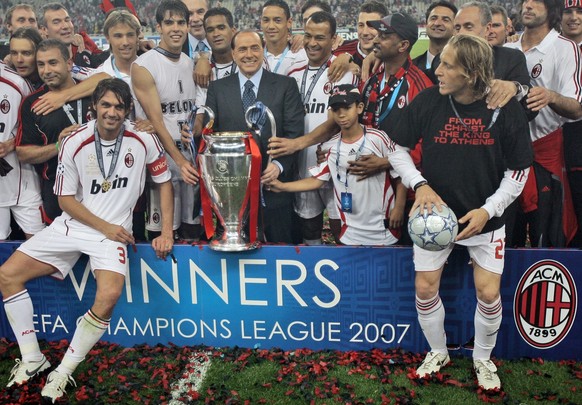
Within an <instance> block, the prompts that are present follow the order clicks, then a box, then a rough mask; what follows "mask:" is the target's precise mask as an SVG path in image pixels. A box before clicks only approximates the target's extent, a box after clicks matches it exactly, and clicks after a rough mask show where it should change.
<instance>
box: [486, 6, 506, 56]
mask: <svg viewBox="0 0 582 405" xmlns="http://www.w3.org/2000/svg"><path fill="white" fill-rule="evenodd" d="M490 8H491V17H492V21H491V30H490V31H489V35H487V42H489V45H491V46H495V45H499V46H503V44H504V43H505V42H506V39H507V11H506V10H505V8H503V7H502V6H500V5H499V4H493V5H491V6H490Z"/></svg>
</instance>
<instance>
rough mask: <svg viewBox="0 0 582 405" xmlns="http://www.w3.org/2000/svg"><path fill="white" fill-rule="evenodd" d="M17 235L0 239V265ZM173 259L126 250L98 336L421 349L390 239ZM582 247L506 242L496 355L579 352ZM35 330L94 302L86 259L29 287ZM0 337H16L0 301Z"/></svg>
mask: <svg viewBox="0 0 582 405" xmlns="http://www.w3.org/2000/svg"><path fill="white" fill-rule="evenodd" d="M17 246H18V244H16V243H3V244H0V263H3V262H4V261H5V260H6V259H7V257H8V256H9V255H10V254H11V253H12V251H13V250H14V249H16V247H17ZM174 255H175V257H176V262H173V261H172V260H168V261H162V260H160V259H157V258H156V257H155V255H154V252H153V250H152V249H151V247H150V246H149V245H142V246H138V251H137V253H131V254H130V263H131V266H130V274H129V277H128V278H127V282H126V286H125V292H124V294H123V295H122V297H121V298H120V300H119V303H118V305H117V307H116V309H115V312H114V315H113V318H112V321H111V324H110V327H109V330H108V332H107V333H106V334H105V336H104V340H107V341H110V342H115V343H119V344H121V345H124V346H133V345H135V344H139V343H148V344H150V345H153V344H157V343H163V344H166V343H169V342H171V343H174V344H176V345H198V344H204V345H210V346H217V347H222V346H235V345H237V346H242V347H261V348H271V347H280V348H283V349H294V348H303V347H307V348H311V349H314V350H317V349H339V350H366V349H370V348H373V347H380V348H393V347H402V348H403V349H405V350H411V351H415V352H422V351H425V350H427V345H426V341H425V340H424V337H423V335H422V331H421V330H420V327H419V326H418V322H417V320H416V309H415V296H414V270H413V265H412V250H411V249H410V248H398V247H382V248H373V247H333V246H327V247H325V246H324V247H295V246H264V247H262V248H260V249H258V250H255V251H250V252H243V253H221V252H214V251H212V250H210V249H209V248H208V247H207V246H187V245H181V246H176V247H175V249H174ZM468 262H469V257H468V255H467V253H466V251H465V250H464V249H459V250H455V251H453V254H452V255H451V257H450V259H449V262H448V264H447V266H446V268H445V271H444V275H443V280H442V285H441V290H440V293H441V297H442V300H443V302H444V305H445V308H446V331H447V340H448V343H449V344H450V345H451V347H455V348H457V349H458V350H465V349H464V348H463V345H464V344H465V343H467V342H469V341H470V340H471V338H472V336H473V329H474V327H473V318H474V312H475V303H476V298H475V290H474V287H473V282H472V269H471V267H470V265H469V264H468ZM580 263H582V252H580V251H574V250H534V249H530V250H508V251H507V252H506V265H505V272H504V275H503V278H502V291H501V293H502V299H503V323H502V327H501V330H500V332H499V337H498V344H497V347H496V349H495V352H494V355H496V356H499V357H503V358H516V357H523V356H530V357H543V358H546V359H565V358H568V359H572V358H574V359H576V360H582V350H581V349H580V347H582V324H581V322H576V309H577V303H578V296H577V289H576V286H577V285H581V283H582V270H580ZM27 287H28V290H29V293H30V296H31V297H32V299H33V302H34V308H35V328H36V330H37V332H38V336H39V338H41V339H47V340H59V339H63V338H67V339H70V338H71V337H72V333H73V332H74V328H75V324H76V321H77V320H78V318H79V317H80V316H82V315H83V314H84V313H85V312H86V311H87V309H88V308H90V307H91V305H92V303H93V298H94V294H95V280H94V278H93V276H92V274H91V270H90V268H89V267H88V265H87V260H86V259H81V260H80V261H79V263H77V265H76V266H75V268H74V270H73V272H72V273H71V275H70V277H69V278H67V279H66V280H65V281H56V280H54V279H52V278H50V277H45V278H43V279H39V280H35V281H32V282H30V283H29V285H28V286H27ZM0 336H3V337H8V338H9V339H14V336H13V334H12V331H11V329H10V326H9V324H8V321H7V319H6V316H5V315H4V312H3V308H2V309H0Z"/></svg>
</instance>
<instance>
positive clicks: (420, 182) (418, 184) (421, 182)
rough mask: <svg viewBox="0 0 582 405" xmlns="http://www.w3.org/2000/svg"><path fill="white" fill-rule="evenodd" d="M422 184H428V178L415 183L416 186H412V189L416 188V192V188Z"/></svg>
mask: <svg viewBox="0 0 582 405" xmlns="http://www.w3.org/2000/svg"><path fill="white" fill-rule="evenodd" d="M422 186H428V181H426V180H423V181H419V182H418V183H416V184H415V185H414V187H412V190H414V191H415V192H416V190H418V189H419V188H420V187H422Z"/></svg>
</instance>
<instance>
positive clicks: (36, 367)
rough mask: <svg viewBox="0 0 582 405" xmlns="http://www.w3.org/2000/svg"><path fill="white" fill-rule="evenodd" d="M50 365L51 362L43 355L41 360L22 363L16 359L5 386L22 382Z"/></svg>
mask: <svg viewBox="0 0 582 405" xmlns="http://www.w3.org/2000/svg"><path fill="white" fill-rule="evenodd" d="M50 366H51V363H49V361H48V360H47V359H46V357H45V356H44V355H43V356H42V360H41V361H31V362H29V363H24V362H23V361H22V360H20V359H16V365H15V366H14V367H12V371H10V379H9V380H8V384H6V387H12V386H13V385H14V384H22V383H24V382H26V381H28V380H30V379H31V378H32V377H34V376H35V375H37V374H38V373H40V372H42V371H44V370H46V369H47V368H49V367H50Z"/></svg>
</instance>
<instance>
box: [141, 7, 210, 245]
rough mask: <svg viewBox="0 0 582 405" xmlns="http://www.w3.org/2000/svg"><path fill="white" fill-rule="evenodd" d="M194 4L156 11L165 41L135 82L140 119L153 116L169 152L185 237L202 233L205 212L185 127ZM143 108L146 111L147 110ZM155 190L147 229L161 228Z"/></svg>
mask: <svg viewBox="0 0 582 405" xmlns="http://www.w3.org/2000/svg"><path fill="white" fill-rule="evenodd" d="M188 15H189V12H188V8H186V6H185V5H184V3H182V2H181V1H179V0H165V1H163V2H161V3H160V5H159V6H158V7H157V9H156V21H157V29H158V32H159V33H160V37H161V39H160V44H159V46H157V47H156V48H154V49H153V50H151V51H149V52H146V53H145V54H143V55H141V56H140V57H139V58H137V60H136V61H135V62H134V64H133V65H132V67H131V85H132V87H133V90H134V93H135V96H136V98H137V100H138V101H139V104H140V106H141V108H136V118H138V119H143V118H146V117H147V118H148V119H149V120H150V122H151V123H152V125H153V126H154V129H155V131H156V133H157V134H158V136H159V137H160V141H161V142H162V144H163V145H164V148H165V149H166V151H167V153H168V155H170V158H171V159H168V163H169V165H170V171H171V173H172V182H173V185H174V191H175V192H174V230H177V229H178V228H180V233H181V236H182V237H183V238H184V239H187V240H192V239H196V236H197V235H198V234H199V233H200V219H199V215H198V214H199V213H198V212H193V211H194V209H193V206H194V202H195V189H194V187H193V185H194V184H196V183H197V182H198V172H197V171H196V169H195V168H194V166H193V164H192V161H191V159H192V158H191V155H190V151H189V150H188V148H185V147H183V145H182V143H181V141H180V130H181V127H182V125H183V124H185V123H186V122H187V120H188V115H189V114H190V111H191V109H192V107H193V105H194V102H195V99H196V95H195V86H194V80H193V79H192V71H193V69H194V64H193V62H192V60H191V59H190V58H189V57H188V56H186V54H184V53H183V52H182V51H181V49H182V45H183V44H184V41H185V40H186V38H187V35H188ZM141 109H143V111H141ZM152 186H153V188H152V189H151V190H150V193H149V194H150V195H149V197H150V200H149V201H148V205H149V207H148V210H149V212H148V221H147V223H146V229H147V230H148V231H151V232H160V211H159V194H158V192H157V190H156V186H155V184H153V185H152Z"/></svg>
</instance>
